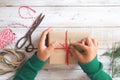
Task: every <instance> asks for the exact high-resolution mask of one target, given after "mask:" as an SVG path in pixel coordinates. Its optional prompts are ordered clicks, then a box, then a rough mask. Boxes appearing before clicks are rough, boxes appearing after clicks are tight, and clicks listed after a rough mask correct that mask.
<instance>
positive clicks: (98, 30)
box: [0, 0, 120, 80]
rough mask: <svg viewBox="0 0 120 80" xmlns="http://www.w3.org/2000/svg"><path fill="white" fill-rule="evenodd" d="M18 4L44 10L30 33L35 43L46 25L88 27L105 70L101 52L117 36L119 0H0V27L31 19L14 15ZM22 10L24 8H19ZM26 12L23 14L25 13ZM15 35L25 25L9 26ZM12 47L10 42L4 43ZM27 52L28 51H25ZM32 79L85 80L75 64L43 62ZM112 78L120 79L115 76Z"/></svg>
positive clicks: (2, 78)
mask: <svg viewBox="0 0 120 80" xmlns="http://www.w3.org/2000/svg"><path fill="white" fill-rule="evenodd" d="M19 6H30V7H31V8H32V9H35V10H36V13H35V14H32V15H33V16H37V15H38V14H39V13H41V12H42V13H43V14H45V19H44V20H43V22H42V23H41V25H40V26H39V28H37V30H36V31H35V32H34V34H33V35H32V39H33V43H34V45H35V46H36V47H37V44H38V40H39V36H40V35H41V32H42V31H43V30H45V29H46V28H48V27H53V28H55V29H56V30H65V29H67V30H70V31H89V32H91V34H92V36H93V37H95V38H97V39H98V40H99V44H100V47H99V51H98V55H99V60H100V61H101V62H102V63H103V64H104V69H105V71H107V73H109V74H110V72H109V66H110V60H109V58H107V57H105V56H100V55H102V54H103V53H104V52H105V51H106V50H108V48H111V47H112V44H113V43H114V42H118V41H119V40H120V0H0V29H3V28H5V27H6V26H7V25H8V24H11V23H22V24H24V25H27V26H30V25H31V23H32V22H33V20H31V19H28V20H27V19H21V18H20V17H19V15H18V8H19ZM22 13H23V14H24V13H26V11H24V10H23V11H22ZM26 15H27V14H26ZM10 27H11V29H12V30H13V32H15V33H16V35H17V39H16V40H15V42H16V41H17V40H18V39H19V38H20V37H22V36H24V35H25V33H26V32H27V30H28V28H25V27H23V26H10ZM8 47H10V48H14V45H13V44H10V45H8ZM26 54H27V55H31V54H32V53H31V54H29V53H26ZM13 74H14V72H13V73H8V74H5V75H0V80H6V79H7V78H8V77H10V76H12V75H13ZM36 80H89V78H88V77H87V76H86V75H85V74H84V73H83V71H82V70H81V69H80V67H79V66H78V65H69V66H66V65H49V64H47V65H46V66H45V67H44V69H43V70H42V71H40V72H39V74H38V75H37V77H36ZM113 80H120V77H115V78H113Z"/></svg>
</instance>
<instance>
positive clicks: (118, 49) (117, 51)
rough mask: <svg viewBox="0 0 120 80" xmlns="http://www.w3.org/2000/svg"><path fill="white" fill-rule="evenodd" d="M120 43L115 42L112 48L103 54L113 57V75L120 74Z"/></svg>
mask: <svg viewBox="0 0 120 80" xmlns="http://www.w3.org/2000/svg"><path fill="white" fill-rule="evenodd" d="M119 44H120V43H117V44H116V43H115V46H114V47H113V48H112V50H111V51H110V50H109V51H107V52H105V53H104V54H103V56H109V57H110V58H111V69H112V77H115V76H120V67H119V66H120V64H119V65H118V63H116V59H118V58H120V45H119Z"/></svg>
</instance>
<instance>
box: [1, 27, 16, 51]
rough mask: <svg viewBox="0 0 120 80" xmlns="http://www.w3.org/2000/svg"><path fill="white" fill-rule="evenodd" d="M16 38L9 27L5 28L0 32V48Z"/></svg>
mask: <svg viewBox="0 0 120 80" xmlns="http://www.w3.org/2000/svg"><path fill="white" fill-rule="evenodd" d="M15 38H16V35H15V33H13V32H12V31H11V29H10V28H5V29H4V30H2V31H1V32H0V49H2V48H4V47H5V46H6V45H7V44H9V43H11V42H12V41H13V40H14V39H15Z"/></svg>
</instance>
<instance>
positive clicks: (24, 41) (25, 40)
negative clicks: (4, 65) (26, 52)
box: [16, 36, 28, 49]
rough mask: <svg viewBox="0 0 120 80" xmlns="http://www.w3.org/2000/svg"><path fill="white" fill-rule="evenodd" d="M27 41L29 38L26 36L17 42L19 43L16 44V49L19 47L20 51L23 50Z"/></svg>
mask: <svg viewBox="0 0 120 80" xmlns="http://www.w3.org/2000/svg"><path fill="white" fill-rule="evenodd" d="M27 40H28V38H27V37H26V36H24V37H22V38H20V39H19V40H18V41H17V43H16V47H17V48H18V49H21V48H22V47H23V46H24V45H25V43H26V42H27ZM20 42H21V43H20Z"/></svg>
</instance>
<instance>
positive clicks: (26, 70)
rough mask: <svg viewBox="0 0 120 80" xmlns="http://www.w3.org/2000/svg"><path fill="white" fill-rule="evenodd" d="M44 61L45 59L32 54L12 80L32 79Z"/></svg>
mask: <svg viewBox="0 0 120 80" xmlns="http://www.w3.org/2000/svg"><path fill="white" fill-rule="evenodd" d="M45 63H46V62H45V61H42V60H40V59H39V58H38V57H37V56H36V55H35V54H34V55H33V56H32V57H31V58H30V59H28V60H27V61H26V62H25V64H24V65H23V66H22V67H21V69H20V70H19V71H18V72H17V73H16V75H15V77H14V79H13V80H34V78H35V77H36V75H37V73H38V71H39V70H41V69H42V67H43V66H44V64H45Z"/></svg>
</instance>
